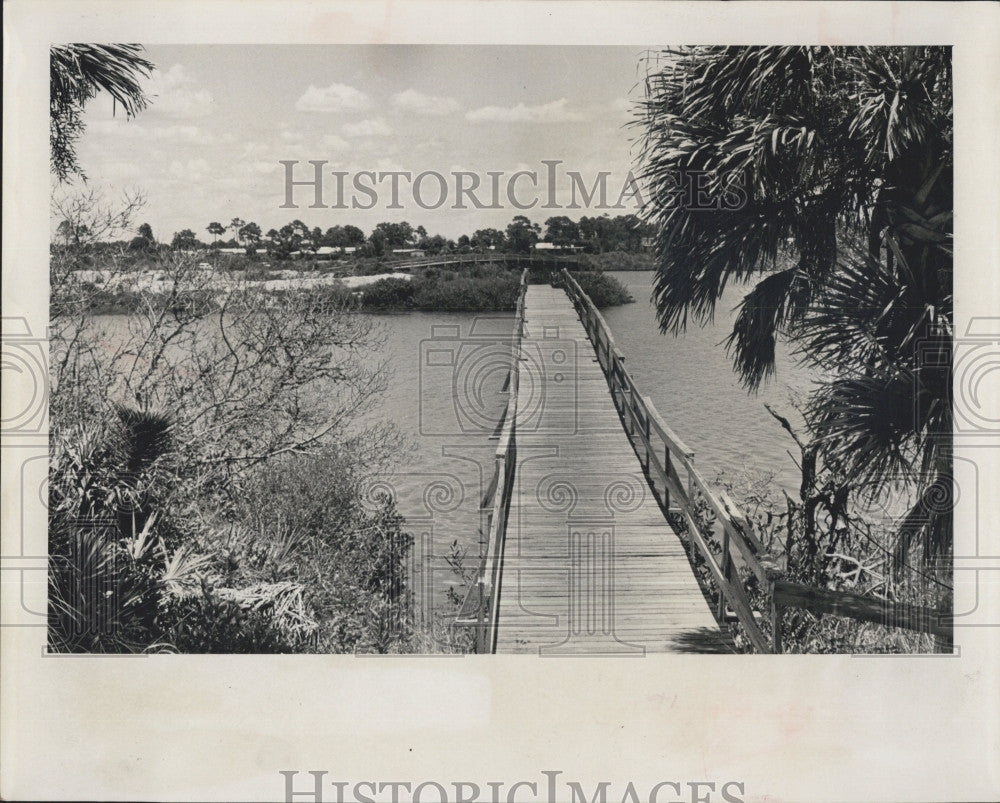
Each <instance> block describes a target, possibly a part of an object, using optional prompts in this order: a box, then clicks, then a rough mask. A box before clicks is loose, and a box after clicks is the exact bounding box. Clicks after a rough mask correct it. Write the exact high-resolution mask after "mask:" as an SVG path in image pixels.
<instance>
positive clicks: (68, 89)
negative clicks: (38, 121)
mask: <svg viewBox="0 0 1000 803" xmlns="http://www.w3.org/2000/svg"><path fill="white" fill-rule="evenodd" d="M143 52H144V51H143V47H142V45H136V44H112V45H96V44H70V45H56V46H54V47H52V48H50V50H49V162H50V165H51V168H52V172H53V173H54V174H55V176H56V178H57V179H58V180H59V181H60V182H64V181H67V180H68V179H69V178H70V176H72V175H79V176H81V177H83V178H86V176H84V174H83V172H82V171H81V170H80V166H79V164H78V163H77V158H76V142H77V140H78V139H79V137H80V135H81V134H82V133H83V130H84V122H83V119H82V116H83V108H84V106H85V105H86V104H87V102H88V101H90V100H91V99H92V98H94V97H96V96H97V94H98V92H101V91H104V92H107V93H108V94H109V95H111V97H112V98H113V99H114V103H115V104H116V105H117V104H121V107H122V109H123V110H124V111H125V116H126V117H128V118H131V117H134V116H135V115H136V114H138V113H139V112H140V111H142V110H143V109H144V108H146V104H147V103H148V99H147V98H146V94H145V92H143V90H142V86H141V84H140V79H141V78H148V77H149V76H150V75H151V74H152V72H153V70H154V69H155V66H154V65H153V63H152V62H150V61H147V60H146V59H144V58H142V56H141V55H140V54H141V53H143Z"/></svg>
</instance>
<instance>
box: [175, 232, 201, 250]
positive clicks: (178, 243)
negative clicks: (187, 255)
mask: <svg viewBox="0 0 1000 803" xmlns="http://www.w3.org/2000/svg"><path fill="white" fill-rule="evenodd" d="M200 245H201V243H200V242H199V241H198V238H197V237H196V236H195V234H194V232H193V231H191V229H181V231H179V232H177V233H176V234H174V239H173V240H172V241H171V243H170V247H171V248H173V249H174V250H175V251H191V250H194V249H195V248H198V247H199V246H200Z"/></svg>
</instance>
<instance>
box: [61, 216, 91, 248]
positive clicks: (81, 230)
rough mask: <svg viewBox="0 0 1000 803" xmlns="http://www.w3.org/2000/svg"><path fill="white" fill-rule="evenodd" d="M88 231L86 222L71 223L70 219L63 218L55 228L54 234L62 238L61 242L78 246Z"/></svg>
mask: <svg viewBox="0 0 1000 803" xmlns="http://www.w3.org/2000/svg"><path fill="white" fill-rule="evenodd" d="M89 231H90V229H89V227H88V226H87V224H85V223H73V221H71V220H63V221H62V222H61V223H60V224H59V226H58V227H57V228H56V234H57V235H58V236H59V237H61V238H62V241H63V243H64V244H66V245H73V246H79V245H80V244H81V242H82V241H84V240H85V239H86V237H87V234H88V233H89Z"/></svg>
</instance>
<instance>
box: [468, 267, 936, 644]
mask: <svg viewBox="0 0 1000 803" xmlns="http://www.w3.org/2000/svg"><path fill="white" fill-rule="evenodd" d="M552 275H556V274H552ZM558 277H559V281H558V282H556V283H553V284H558V285H561V286H552V285H550V284H548V283H547V284H530V285H529V284H528V269H527V268H525V269H524V271H523V272H522V280H521V291H520V295H519V300H518V304H517V314H516V317H515V324H514V333H513V338H512V345H511V366H512V367H511V372H510V380H509V387H508V390H509V397H508V404H507V409H506V412H505V414H504V417H503V420H502V422H501V425H500V427H499V429H498V431H499V443H498V447H497V451H496V465H495V468H494V473H493V479H492V482H491V483H490V485H489V487H488V488H487V490H486V493H485V494H484V497H483V502H482V516H483V525H482V534H483V535H484V538H483V550H482V557H481V563H480V567H479V572H478V575H477V580H476V582H475V583H474V584H473V586H472V587H471V588H470V590H469V593H468V595H467V596H466V598H465V601H464V603H463V605H462V608H461V611H460V613H459V615H458V617H457V618H456V620H455V625H456V626H457V627H470V628H473V631H474V633H475V639H474V641H475V648H476V651H477V652H487V653H488V652H497V653H534V654H540V655H574V654H576V655H596V654H601V655H642V654H645V653H647V652H712V653H715V652H722V653H725V652H734V651H736V650H737V645H736V643H735V642H734V640H733V637H732V635H731V633H732V632H738V633H739V639H740V642H741V643H740V645H739V647H740V649H741V651H742V650H750V651H754V652H780V651H781V649H782V646H781V641H782V633H781V624H782V613H783V609H784V608H787V607H798V608H806V609H808V610H811V611H813V612H814V613H816V614H817V615H821V614H824V613H827V614H835V615H840V616H851V617H854V618H858V619H863V620H867V621H873V622H877V623H880V624H888V625H892V626H902V627H907V628H911V629H917V630H922V631H924V632H929V633H934V634H935V635H937V636H939V637H940V638H942V639H944V638H945V634H946V633H947V634H948V635H949V636H950V627H946V626H945V625H943V624H941V623H940V622H939V621H938V618H937V617H936V616H935V614H934V613H933V612H930V611H927V610H924V609H917V608H912V607H909V606H903V605H893V604H891V603H888V602H884V601H882V600H876V599H872V598H867V597H861V596H859V595H855V594H848V593H844V592H833V591H827V590H825V589H815V588H807V587H804V586H800V585H795V584H793V583H789V582H786V581H784V580H783V579H782V577H781V566H780V561H778V560H777V559H775V558H774V557H773V556H770V555H768V554H767V553H766V551H765V550H764V548H763V546H762V545H761V544H760V543H759V541H758V540H757V539H756V538H755V536H754V533H753V528H752V527H751V525H750V523H749V521H748V520H747V519H746V518H745V517H744V516H743V515H742V514H741V513H740V511H739V509H738V507H737V506H736V504H735V503H734V502H733V501H732V500H731V499H730V498H729V497H728V496H727V495H726V494H725V493H724V492H721V491H719V490H717V489H714V488H712V487H711V486H710V485H709V484H708V483H707V482H706V481H705V480H704V478H703V477H702V476H701V474H700V473H699V472H698V470H697V469H696V468H695V465H694V453H693V452H692V451H691V450H690V449H689V448H687V446H685V445H684V443H683V442H682V441H681V440H680V439H679V438H678V437H677V436H676V435H675V434H674V433H673V432H672V431H671V429H670V428H669V426H667V424H666V422H665V421H664V420H663V418H662V417H661V416H660V415H659V413H658V412H657V411H656V408H655V406H654V405H653V403H652V401H651V400H650V399H649V398H647V397H645V396H643V395H642V394H641V393H640V391H639V389H638V388H637V387H636V385H635V383H634V382H633V381H632V378H631V377H630V376H629V374H628V371H627V370H626V368H625V358H624V356H623V355H622V353H621V351H620V350H619V349H618V347H617V346H616V344H615V341H614V338H613V336H612V334H611V332H610V331H609V329H608V327H607V325H606V324H605V322H604V319H603V318H602V316H601V314H600V313H599V312H598V310H597V309H596V308H595V306H594V305H593V303H592V302H591V300H590V299H589V298H588V297H587V295H586V294H585V293H584V292H583V291H582V290H581V288H580V286H579V284H578V283H577V282H576V281H575V280H574V279H573V277H572V275H571V274H570V273H569V272H568V271H567V270H565V269H563V270H562V272H561V273H560V274H558ZM696 566H697V567H699V571H700V572H701V573H702V575H703V576H702V577H701V578H700V579H699V577H698V576H696V570H695V567H696ZM706 581H707V582H706ZM750 589H754V590H755V591H751V590H750ZM760 592H766V593H760ZM762 597H764V598H766V599H767V600H768V602H767V605H766V609H765V610H759V608H760V607H761V605H760V603H759V600H760V599H761V598H762ZM754 599H756V600H758V604H757V605H756V607H755V605H754V602H753V601H752V600H754ZM734 623H738V626H737V627H734V628H730V626H729V625H730V624H734Z"/></svg>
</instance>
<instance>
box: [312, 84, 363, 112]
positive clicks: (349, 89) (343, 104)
mask: <svg viewBox="0 0 1000 803" xmlns="http://www.w3.org/2000/svg"><path fill="white" fill-rule="evenodd" d="M369 106H371V98H369V97H368V95H366V94H365V93H364V92H362V91H361V90H360V89H355V88H354V87H353V86H347V84H330V86H328V87H324V88H322V89H321V88H320V87H317V86H314V85H312V84H310V85H309V88H308V89H307V90H306V91H305V92H304V93H303V95H302V97H300V98H299V99H298V100H297V101H296V102H295V108H296V109H297V110H298V111H300V112H356V111H364V110H365V109H367V108H368V107H369Z"/></svg>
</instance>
